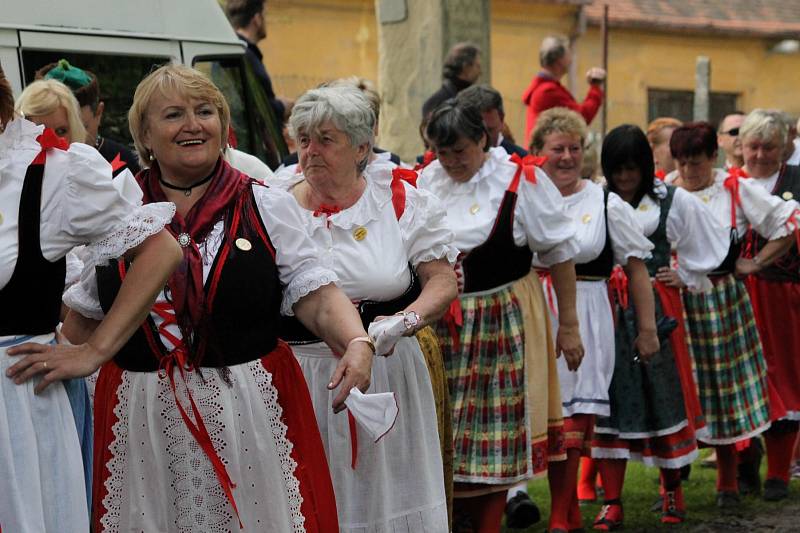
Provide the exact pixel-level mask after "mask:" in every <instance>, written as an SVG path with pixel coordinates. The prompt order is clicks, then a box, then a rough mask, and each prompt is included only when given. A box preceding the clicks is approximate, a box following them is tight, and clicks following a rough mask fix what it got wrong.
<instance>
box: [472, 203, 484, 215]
mask: <svg viewBox="0 0 800 533" xmlns="http://www.w3.org/2000/svg"><path fill="white" fill-rule="evenodd" d="M480 210H481V206H479V205H478V204H472V207H470V208H469V213H470V214H471V215H474V214H476V213H477V212H478V211H480Z"/></svg>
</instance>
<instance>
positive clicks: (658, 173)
mask: <svg viewBox="0 0 800 533" xmlns="http://www.w3.org/2000/svg"><path fill="white" fill-rule="evenodd" d="M656 177H657V178H658V179H660V180H661V181H664V178H666V177H667V172H666V171H665V170H664V169H663V168H659V169H658V170H656Z"/></svg>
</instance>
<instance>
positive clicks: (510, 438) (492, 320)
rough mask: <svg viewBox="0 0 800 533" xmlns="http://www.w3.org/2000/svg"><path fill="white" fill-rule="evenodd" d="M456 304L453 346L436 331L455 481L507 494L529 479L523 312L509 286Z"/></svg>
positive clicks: (443, 329)
mask: <svg viewBox="0 0 800 533" xmlns="http://www.w3.org/2000/svg"><path fill="white" fill-rule="evenodd" d="M460 303H461V311H462V317H463V325H462V326H461V328H460V331H459V334H458V339H454V338H453V335H451V333H450V330H449V329H448V327H447V325H446V324H445V323H444V322H443V321H440V322H439V324H437V333H438V335H439V341H440V343H441V347H442V356H443V358H444V363H445V371H446V373H447V381H448V389H449V393H450V402H451V406H452V409H453V417H452V423H453V442H454V450H453V452H454V454H453V455H454V457H453V480H454V481H455V482H457V483H470V484H480V485H483V486H486V485H492V486H493V487H491V488H488V487H484V489H483V490H484V492H485V491H489V492H491V491H492V490H498V491H500V490H505V488H508V487H510V486H512V485H513V484H515V483H518V482H519V481H522V480H524V479H529V478H531V477H532V476H533V465H532V460H531V459H532V458H531V455H532V454H531V434H530V419H529V416H528V412H527V409H526V388H525V334H524V329H525V327H524V318H523V310H522V307H521V304H520V299H519V298H518V297H517V295H516V293H515V291H514V289H513V286H512V285H511V284H509V285H504V286H502V287H499V288H497V289H494V290H492V291H486V292H482V293H472V294H466V295H462V296H460ZM459 494H460V495H461V491H459Z"/></svg>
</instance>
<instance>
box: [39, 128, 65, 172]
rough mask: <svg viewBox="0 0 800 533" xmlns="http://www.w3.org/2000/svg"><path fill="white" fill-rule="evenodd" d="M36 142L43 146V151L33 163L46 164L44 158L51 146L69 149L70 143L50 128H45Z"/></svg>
mask: <svg viewBox="0 0 800 533" xmlns="http://www.w3.org/2000/svg"><path fill="white" fill-rule="evenodd" d="M36 142H38V143H39V146H41V147H42V151H41V152H39V155H37V156H36V159H34V160H33V162H32V163H31V164H32V165H44V160H45V158H46V157H47V150H48V149H49V148H58V149H59V150H64V151H66V150H68V149H69V143H68V142H67V140H66V139H65V138H63V137H59V136H58V135H56V132H54V131H53V130H52V129H50V128H45V129H44V132H42V134H41V135H39V136H38V137H36Z"/></svg>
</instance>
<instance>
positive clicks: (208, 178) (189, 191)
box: [158, 168, 217, 196]
mask: <svg viewBox="0 0 800 533" xmlns="http://www.w3.org/2000/svg"><path fill="white" fill-rule="evenodd" d="M216 173H217V169H216V168H215V169H214V172H212V173H211V174H209V175H208V176H206V177H205V178H203V179H201V180H200V181H198V182H196V183H192V184H191V185H189V186H188V187H179V186H177V185H173V184H171V183H167V182H166V181H164V179H163V178H162V177H161V176H158V181H159V182H160V183H161V185H163V186H164V187H166V188H167V189H172V190H173V191H183V195H184V196H191V195H192V189H194V188H195V187H199V186H201V185H205V184H206V183H208V182H209V181H211V178H213V177H214V174H216Z"/></svg>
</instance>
